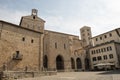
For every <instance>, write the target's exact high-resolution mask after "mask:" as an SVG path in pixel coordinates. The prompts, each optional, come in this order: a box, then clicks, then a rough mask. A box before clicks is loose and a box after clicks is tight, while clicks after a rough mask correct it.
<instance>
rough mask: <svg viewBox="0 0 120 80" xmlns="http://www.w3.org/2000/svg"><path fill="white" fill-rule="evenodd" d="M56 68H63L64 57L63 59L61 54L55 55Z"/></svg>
mask: <svg viewBox="0 0 120 80" xmlns="http://www.w3.org/2000/svg"><path fill="white" fill-rule="evenodd" d="M56 69H57V70H64V59H63V56H61V55H58V56H57V57H56Z"/></svg>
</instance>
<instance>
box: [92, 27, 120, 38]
mask: <svg viewBox="0 0 120 80" xmlns="http://www.w3.org/2000/svg"><path fill="white" fill-rule="evenodd" d="M117 29H120V28H116V29H113V30H111V31H108V32H105V33H102V34H99V35H97V36H94V37H92V38H96V37H98V36H101V35H104V34H107V33H110V32H112V31H115V30H117Z"/></svg>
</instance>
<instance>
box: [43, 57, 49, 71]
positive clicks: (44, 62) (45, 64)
mask: <svg viewBox="0 0 120 80" xmlns="http://www.w3.org/2000/svg"><path fill="white" fill-rule="evenodd" d="M43 66H44V68H46V69H47V68H48V58H47V55H45V56H44V57H43Z"/></svg>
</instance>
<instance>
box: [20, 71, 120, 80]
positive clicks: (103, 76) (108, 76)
mask: <svg viewBox="0 0 120 80" xmlns="http://www.w3.org/2000/svg"><path fill="white" fill-rule="evenodd" d="M19 80H120V72H118V71H117V72H110V71H107V72H105V71H101V72H60V73H57V75H52V76H41V77H36V78H26V79H19Z"/></svg>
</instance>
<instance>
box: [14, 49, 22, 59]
mask: <svg viewBox="0 0 120 80" xmlns="http://www.w3.org/2000/svg"><path fill="white" fill-rule="evenodd" d="M22 59H23V55H22V54H20V53H19V51H16V53H14V54H13V60H22Z"/></svg>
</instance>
